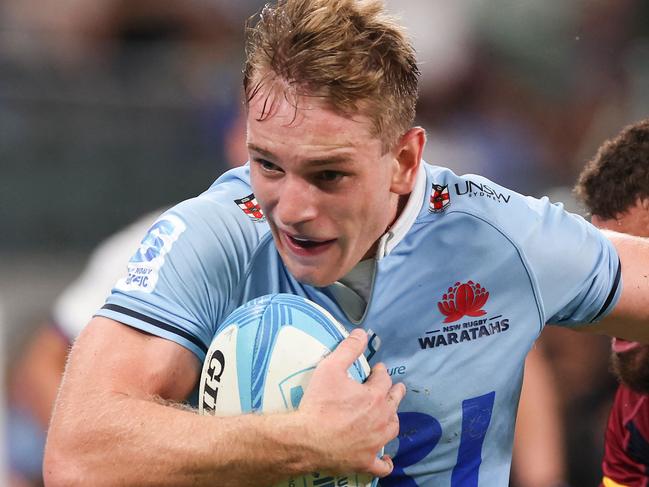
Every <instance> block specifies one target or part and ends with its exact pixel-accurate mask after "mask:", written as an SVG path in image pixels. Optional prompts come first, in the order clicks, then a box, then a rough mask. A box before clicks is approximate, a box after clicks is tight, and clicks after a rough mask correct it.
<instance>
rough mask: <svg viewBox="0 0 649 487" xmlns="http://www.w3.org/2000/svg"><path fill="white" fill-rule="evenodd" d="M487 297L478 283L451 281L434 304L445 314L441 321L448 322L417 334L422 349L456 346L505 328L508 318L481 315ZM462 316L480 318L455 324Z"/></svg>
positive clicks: (500, 331)
mask: <svg viewBox="0 0 649 487" xmlns="http://www.w3.org/2000/svg"><path fill="white" fill-rule="evenodd" d="M488 299H489V292H488V291H487V289H486V288H484V287H483V286H481V285H480V283H477V282H473V281H467V282H465V283H461V282H459V281H458V282H456V283H455V284H453V286H452V287H449V288H448V290H447V291H446V293H444V295H443V296H442V300H441V301H439V302H438V303H437V308H438V309H439V312H440V313H441V314H442V315H443V316H445V319H444V321H443V323H448V324H447V325H445V324H443V325H442V326H441V328H438V329H435V330H431V331H427V332H426V336H423V337H419V338H418V339H417V340H418V342H419V346H420V347H421V349H422V350H425V349H427V348H435V347H444V346H447V345H457V344H459V343H463V342H470V341H472V340H477V339H479V338H483V337H488V336H492V335H495V334H498V333H503V332H505V331H507V330H508V329H509V319H508V318H503V316H502V315H498V316H493V317H490V318H486V317H485V318H480V317H482V316H485V315H486V314H487V312H486V311H485V310H484V309H483V308H484V306H485V304H486V303H487V300H488ZM465 316H469V317H471V318H480V319H477V320H467V321H464V322H461V323H456V322H457V321H459V320H461V319H462V318H464V317H465Z"/></svg>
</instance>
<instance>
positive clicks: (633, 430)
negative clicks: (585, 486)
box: [602, 385, 649, 487]
mask: <svg viewBox="0 0 649 487" xmlns="http://www.w3.org/2000/svg"><path fill="white" fill-rule="evenodd" d="M648 440H649V395H647V394H640V393H637V392H634V391H632V390H631V389H629V388H628V387H626V386H624V385H620V387H619V388H618V390H617V393H616V395H615V403H614V404H613V408H612V409H611V414H610V416H609V418H608V426H607V428H606V445H605V452H604V460H603V461H602V471H603V473H604V478H603V480H602V485H603V486H604V487H619V486H629V487H648V486H649V441H648Z"/></svg>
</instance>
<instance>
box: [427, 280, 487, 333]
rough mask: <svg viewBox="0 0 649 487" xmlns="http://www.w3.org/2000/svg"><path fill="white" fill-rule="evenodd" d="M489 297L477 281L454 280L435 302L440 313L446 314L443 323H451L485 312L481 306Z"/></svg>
mask: <svg viewBox="0 0 649 487" xmlns="http://www.w3.org/2000/svg"><path fill="white" fill-rule="evenodd" d="M488 299H489V292H488V291H487V290H486V289H485V288H484V287H482V286H481V285H480V284H479V283H477V282H475V283H474V282H473V281H467V282H465V283H460V282H456V283H455V284H453V287H449V288H448V291H447V292H446V293H445V294H444V295H443V296H442V300H441V301H440V302H438V303H437V307H438V308H439V311H440V313H442V314H443V315H444V316H446V319H445V320H444V323H452V322H454V321H457V320H459V319H461V318H464V317H465V316H474V317H477V316H482V315H485V314H487V312H486V311H484V310H483V309H482V308H483V306H484V305H485V304H486V303H487V300H488Z"/></svg>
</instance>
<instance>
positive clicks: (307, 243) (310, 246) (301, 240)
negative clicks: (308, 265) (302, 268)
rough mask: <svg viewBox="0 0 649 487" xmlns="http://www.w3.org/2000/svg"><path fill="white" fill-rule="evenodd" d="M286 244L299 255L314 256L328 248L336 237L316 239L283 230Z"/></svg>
mask: <svg viewBox="0 0 649 487" xmlns="http://www.w3.org/2000/svg"><path fill="white" fill-rule="evenodd" d="M282 234H283V236H284V241H285V242H286V246H287V247H288V248H289V249H290V250H291V251H292V252H293V253H294V254H297V255H302V256H313V255H316V254H319V253H321V252H324V251H325V250H327V249H328V248H329V247H330V246H331V245H332V244H333V243H334V242H335V241H336V239H331V240H314V239H310V238H306V237H302V236H297V235H289V234H288V233H285V232H282Z"/></svg>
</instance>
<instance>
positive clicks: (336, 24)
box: [243, 0, 419, 151]
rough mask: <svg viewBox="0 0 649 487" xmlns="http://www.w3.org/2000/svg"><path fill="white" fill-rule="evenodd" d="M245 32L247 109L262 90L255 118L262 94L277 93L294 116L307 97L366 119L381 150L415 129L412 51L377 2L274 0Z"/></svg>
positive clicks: (267, 106)
mask: <svg viewBox="0 0 649 487" xmlns="http://www.w3.org/2000/svg"><path fill="white" fill-rule="evenodd" d="M253 24H254V25H253ZM246 31H247V36H246V62H245V68H244V71H243V75H244V77H243V86H244V90H245V96H246V107H248V105H249V104H250V102H251V101H252V100H253V99H254V98H255V96H257V95H259V94H260V92H261V91H262V88H263V91H264V96H266V99H265V100H264V105H263V109H262V114H261V115H260V119H261V120H263V119H265V118H267V117H269V116H271V114H272V113H271V112H272V107H273V100H272V99H270V98H269V92H270V91H272V88H279V89H280V91H283V96H284V97H286V99H287V100H289V99H290V101H291V102H292V103H294V106H295V107H296V110H297V103H298V100H299V98H300V97H302V96H309V97H318V98H321V99H322V100H323V102H324V103H325V106H326V107H327V108H329V109H332V110H333V111H334V112H336V113H339V114H342V115H347V116H350V115H354V114H360V115H364V116H367V117H368V118H369V119H370V120H371V122H372V130H371V132H372V133H371V135H372V136H377V137H380V138H381V140H382V141H383V148H384V150H385V151H387V150H389V149H390V148H391V146H392V145H393V144H394V143H395V142H396V141H397V139H398V137H399V136H400V135H402V134H403V133H405V132H406V131H407V130H408V129H409V128H410V127H411V126H412V124H413V123H414V118H415V104H416V102H417V84H418V81H419V69H418V67H417V61H416V57H415V51H414V48H413V47H412V45H411V44H410V42H409V41H408V39H407V37H406V35H405V33H404V30H403V28H402V27H401V26H400V25H399V24H398V22H397V21H396V20H395V19H393V18H391V17H390V16H388V15H387V14H386V12H385V8H384V5H383V2H382V1H380V0H279V1H278V2H277V4H276V5H272V6H271V5H266V6H265V7H264V8H263V10H262V11H261V13H260V14H259V15H258V16H254V17H252V18H251V19H250V20H249V21H248V24H247V27H246ZM269 89H270V90H269Z"/></svg>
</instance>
